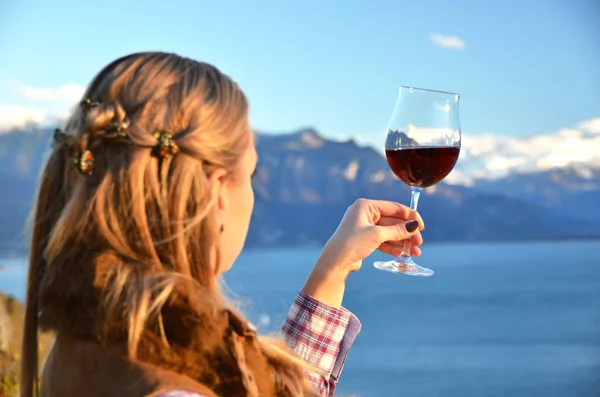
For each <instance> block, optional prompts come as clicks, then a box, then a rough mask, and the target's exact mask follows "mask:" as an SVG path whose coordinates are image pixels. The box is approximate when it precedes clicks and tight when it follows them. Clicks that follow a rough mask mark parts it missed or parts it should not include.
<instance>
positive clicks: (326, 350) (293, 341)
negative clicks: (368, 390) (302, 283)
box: [281, 291, 362, 380]
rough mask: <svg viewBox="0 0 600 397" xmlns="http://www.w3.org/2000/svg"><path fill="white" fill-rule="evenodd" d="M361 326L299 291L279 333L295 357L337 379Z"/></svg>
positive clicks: (346, 314)
mask: <svg viewBox="0 0 600 397" xmlns="http://www.w3.org/2000/svg"><path fill="white" fill-rule="evenodd" d="M361 326H362V325H361V323H360V321H359V320H358V318H357V317H356V316H355V315H354V314H352V313H351V312H350V311H348V310H347V309H345V308H343V307H342V308H340V309H337V308H334V307H332V306H329V305H326V304H324V303H322V302H320V301H318V300H316V299H314V298H313V297H311V296H309V295H307V294H306V293H304V292H303V291H300V292H299V293H298V295H297V296H296V299H295V300H294V303H293V304H292V307H291V308H290V311H289V312H288V315H287V318H286V321H285V323H284V324H283V327H282V329H281V331H282V333H283V335H284V337H285V338H286V340H287V343H288V345H289V346H290V347H291V349H292V350H293V351H294V352H295V353H296V355H297V356H298V357H300V358H301V359H303V360H304V361H306V362H307V363H309V364H311V365H314V366H315V367H317V368H319V369H320V370H322V371H324V372H325V373H326V374H327V375H328V377H329V376H331V377H333V378H334V379H335V380H337V379H339V377H340V374H341V372H342V369H343V367H344V363H345V361H346V357H347V355H348V351H349V350H350V347H351V346H352V344H353V343H354V341H355V339H356V336H357V335H358V333H359V332H360V328H361ZM328 377H327V378H328Z"/></svg>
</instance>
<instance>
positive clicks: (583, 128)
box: [447, 118, 600, 185]
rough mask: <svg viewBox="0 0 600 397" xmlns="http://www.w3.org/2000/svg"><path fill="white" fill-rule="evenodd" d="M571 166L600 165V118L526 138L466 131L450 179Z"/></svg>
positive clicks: (458, 181)
mask: <svg viewBox="0 0 600 397" xmlns="http://www.w3.org/2000/svg"><path fill="white" fill-rule="evenodd" d="M586 132H588V133H586ZM567 166H600V118H595V119H591V120H586V121H583V122H581V123H579V124H578V125H577V127H576V128H563V129H561V130H559V131H557V132H555V133H551V134H543V135H535V136H530V137H525V138H518V137H512V136H503V135H499V134H490V133H488V134H483V135H468V134H463V141H462V149H461V154H460V158H459V160H458V163H457V165H456V168H455V170H454V171H452V174H450V175H449V176H448V178H447V182H449V183H453V184H460V185H470V184H473V182H474V181H475V180H477V179H494V178H500V177H503V176H506V175H508V174H511V173H519V172H535V171H542V170H548V169H553V168H561V167H567ZM454 173H457V174H458V175H456V177H455V178H454V177H452V175H453V174H454Z"/></svg>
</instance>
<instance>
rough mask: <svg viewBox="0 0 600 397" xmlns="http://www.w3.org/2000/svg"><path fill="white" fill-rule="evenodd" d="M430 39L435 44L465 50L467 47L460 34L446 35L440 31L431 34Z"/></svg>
mask: <svg viewBox="0 0 600 397" xmlns="http://www.w3.org/2000/svg"><path fill="white" fill-rule="evenodd" d="M429 40H431V41H432V42H433V43H434V44H435V45H438V46H440V47H444V48H453V49H456V50H464V49H465V47H466V44H465V41H464V40H463V39H461V38H460V37H458V36H446V35H443V34H439V33H432V34H430V35H429Z"/></svg>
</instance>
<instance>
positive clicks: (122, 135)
mask: <svg viewBox="0 0 600 397" xmlns="http://www.w3.org/2000/svg"><path fill="white" fill-rule="evenodd" d="M128 127H129V125H128V124H127V123H126V122H124V121H122V122H120V123H118V122H116V121H113V122H112V123H109V124H108V126H107V127H106V129H105V133H104V137H105V138H106V139H108V140H111V141H119V142H120V141H123V140H124V139H126V138H127V128H128Z"/></svg>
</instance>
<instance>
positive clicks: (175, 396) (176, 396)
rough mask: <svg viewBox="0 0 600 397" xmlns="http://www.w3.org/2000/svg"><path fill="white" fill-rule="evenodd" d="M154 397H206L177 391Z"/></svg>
mask: <svg viewBox="0 0 600 397" xmlns="http://www.w3.org/2000/svg"><path fill="white" fill-rule="evenodd" d="M154 397H207V396H205V395H204V394H198V393H194V392H191V391H185V390H177V391H171V392H168V393H161V394H159V395H157V396H154Z"/></svg>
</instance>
